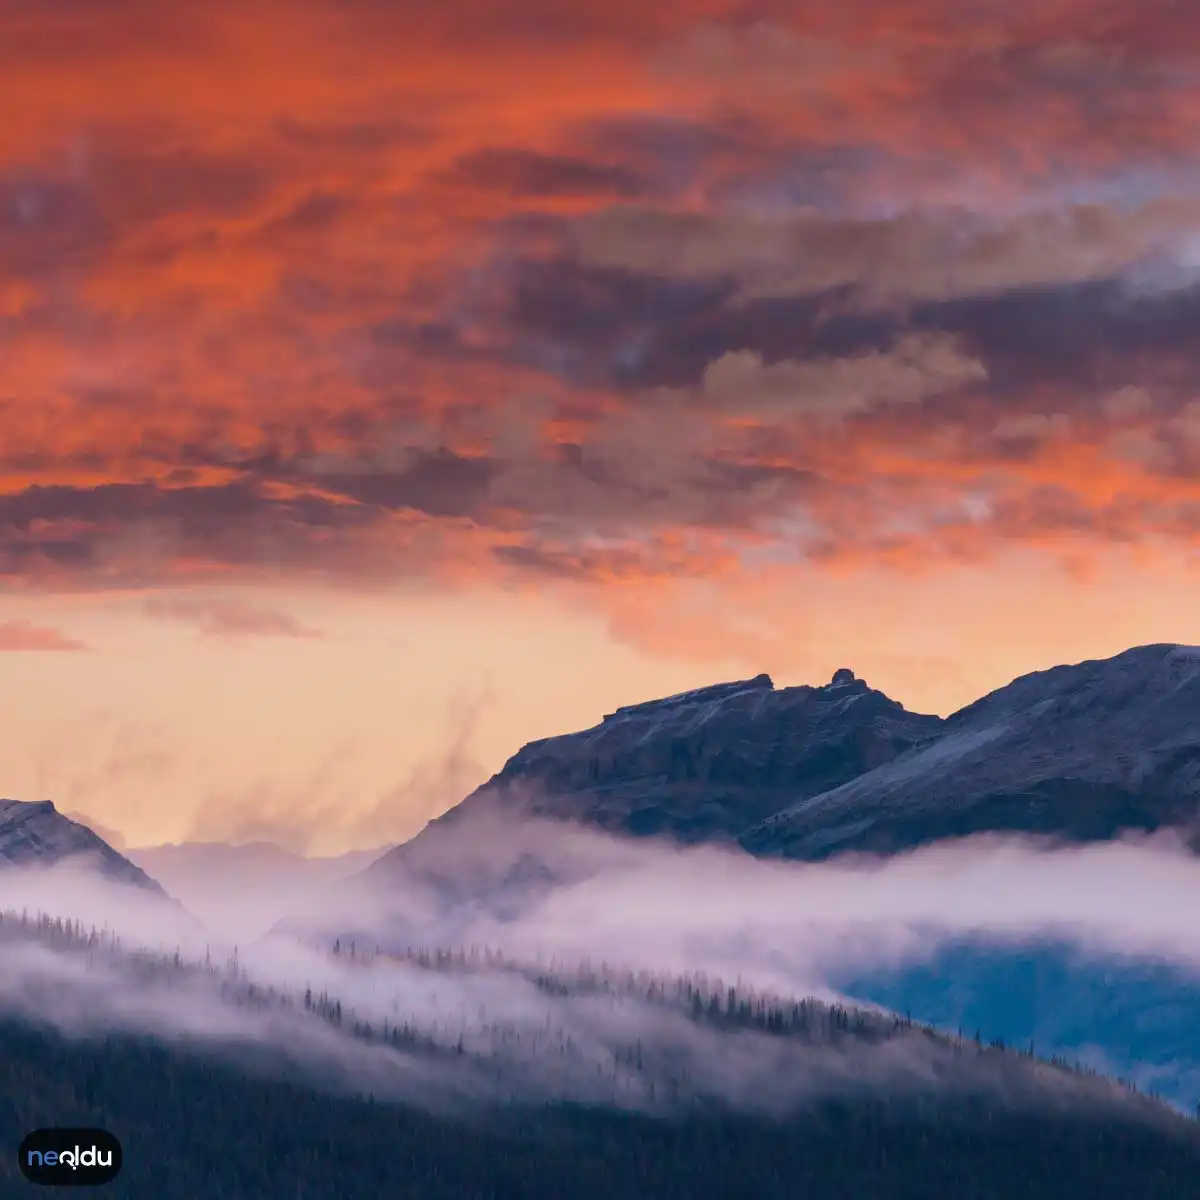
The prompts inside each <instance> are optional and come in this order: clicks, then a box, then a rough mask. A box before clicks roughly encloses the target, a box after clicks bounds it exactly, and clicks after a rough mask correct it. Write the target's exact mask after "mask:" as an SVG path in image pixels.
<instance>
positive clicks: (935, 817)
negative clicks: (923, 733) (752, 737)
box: [741, 644, 1200, 859]
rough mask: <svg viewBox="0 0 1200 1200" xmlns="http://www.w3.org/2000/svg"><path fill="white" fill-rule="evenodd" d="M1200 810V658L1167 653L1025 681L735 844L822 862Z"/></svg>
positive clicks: (1089, 837)
mask: <svg viewBox="0 0 1200 1200" xmlns="http://www.w3.org/2000/svg"><path fill="white" fill-rule="evenodd" d="M1198 812H1200V649H1197V648H1193V647H1186V646H1176V645H1167V644H1163V645H1152V646H1139V647H1135V648H1134V649H1132V650H1127V651H1125V652H1124V653H1122V654H1118V655H1116V656H1115V657H1114V658H1110V659H1101V660H1093V661H1088V662H1083V663H1077V664H1074V665H1071V666H1060V667H1054V668H1053V669H1052V670H1048V671H1037V672H1034V673H1033V674H1030V675H1025V676H1022V677H1021V678H1019V679H1016V680H1014V681H1013V682H1012V683H1010V684H1008V685H1007V686H1006V687H1002V688H999V689H998V690H996V691H994V692H992V693H990V694H989V695H987V696H985V697H983V698H982V699H981V700H978V701H976V702H975V703H974V704H971V705H969V706H968V707H966V708H964V709H961V710H960V711H959V712H956V713H954V714H953V715H952V716H951V717H949V718H948V719H947V720H946V721H945V723H944V724H943V726H942V728H941V731H940V734H939V736H938V737H937V738H936V740H934V741H932V742H930V743H929V744H927V745H924V746H921V747H915V748H913V749H910V750H909V751H907V752H906V753H904V754H902V755H900V756H898V757H896V758H894V759H893V760H891V761H890V762H887V763H885V764H883V765H882V766H879V767H877V768H875V769H874V770H871V771H868V772H865V773H864V774H862V775H860V776H859V777H858V778H856V779H853V780H851V781H849V782H847V783H844V784H842V785H841V786H839V787H835V788H832V789H830V790H828V791H826V792H824V793H821V794H819V795H815V796H806V797H797V798H796V801H795V802H794V803H793V804H792V805H790V806H789V807H788V808H786V809H784V810H783V811H781V812H779V813H776V814H773V815H772V816H770V817H767V818H766V819H764V820H763V821H762V822H760V823H759V825H758V826H757V827H755V828H754V829H752V830H750V831H748V832H747V833H746V834H745V835H744V836H743V837H742V839H741V840H742V844H743V846H745V847H746V849H748V850H750V851H752V852H753V853H756V854H770V855H784V856H787V857H795V858H809V859H817V858H823V857H827V856H829V855H830V854H834V853H838V852H841V851H845V850H866V851H876V852H884V853H889V852H895V851H899V850H904V849H907V848H910V847H913V846H916V845H920V844H922V843H926V842H930V841H934V840H937V839H940V838H947V837H961V836H966V835H969V834H972V833H979V832H983V831H1009V832H1023V833H1032V834H1051V835H1059V836H1062V837H1064V838H1067V839H1070V840H1076V841H1093V840H1102V839H1107V838H1111V837H1114V836H1116V835H1118V834H1119V833H1121V832H1124V831H1131V830H1140V831H1153V830H1157V829H1161V828H1166V827H1178V828H1184V829H1189V830H1190V829H1191V828H1192V827H1194V826H1195V824H1196V821H1197V815H1198Z"/></svg>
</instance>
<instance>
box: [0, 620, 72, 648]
mask: <svg viewBox="0 0 1200 1200" xmlns="http://www.w3.org/2000/svg"><path fill="white" fill-rule="evenodd" d="M86 649H87V646H85V645H84V644H83V643H82V642H80V641H76V639H75V638H72V637H68V636H67V635H66V634H65V633H62V632H61V631H60V630H57V629H51V628H49V627H48V626H45V625H34V624H32V623H31V622H29V621H3V622H0V653H3V652H7V651H10V650H50V651H62V650H86Z"/></svg>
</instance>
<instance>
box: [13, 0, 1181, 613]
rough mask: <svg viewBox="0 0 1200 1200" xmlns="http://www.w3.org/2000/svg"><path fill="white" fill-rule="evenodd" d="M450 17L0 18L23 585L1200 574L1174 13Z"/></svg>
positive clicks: (682, 5)
mask: <svg viewBox="0 0 1200 1200" xmlns="http://www.w3.org/2000/svg"><path fill="white" fill-rule="evenodd" d="M435 7H436V11H434V9H431V8H430V6H428V5H423V6H419V7H418V6H416V5H414V4H409V3H398V4H391V3H389V4H385V3H382V2H381V0H353V2H352V3H347V4H335V3H333V2H332V0H301V2H300V3H289V4H283V3H281V2H277V0H263V2H262V3H258V4H254V5H250V6H246V5H234V4H232V3H228V2H226V0H217V2H215V3H205V4H200V3H199V2H198V0H183V2H181V3H178V4H173V5H170V6H166V7H164V6H162V5H157V4H150V3H148V2H147V0H120V2H119V4H118V5H117V7H116V10H115V11H114V15H113V18H112V20H111V21H108V22H106V23H104V26H103V28H101V26H100V25H98V24H97V22H96V21H95V15H94V13H93V12H92V10H91V7H90V6H88V5H87V4H85V3H83V2H82V0H69V2H67V3H60V4H57V5H54V6H52V7H48V8H43V9H40V10H38V11H37V12H31V13H28V14H24V15H22V16H20V17H18V16H16V15H15V14H13V13H8V14H5V15H3V16H0V71H2V72H3V74H4V78H5V88H6V95H7V96H8V97H9V105H8V109H9V111H10V112H11V114H12V119H11V120H9V121H6V122H5V125H4V128H3V129H2V130H0V262H3V265H4V268H5V269H4V271H3V276H4V278H3V280H2V281H0V322H2V323H3V324H2V326H0V329H2V333H3V337H4V340H5V347H4V358H3V362H2V363H0V577H2V578H3V579H4V580H5V581H6V583H7V584H8V585H9V586H11V587H26V588H33V589H36V588H66V587H78V586H90V587H91V586H94V587H110V586H122V587H130V586H146V585H149V584H153V583H162V584H172V583H175V582H178V581H179V580H180V579H189V580H190V579H193V578H226V577H228V578H237V579H248V578H261V577H263V576H273V577H280V576H295V575H298V574H306V573H313V574H317V575H321V576H330V575H332V576H334V577H339V578H343V579H346V580H353V581H355V583H356V584H357V585H359V586H365V585H366V584H367V583H369V582H370V581H377V580H380V579H384V578H405V577H408V576H413V575H419V576H423V577H432V578H435V579H438V580H441V581H443V582H445V581H449V580H453V581H455V582H456V583H458V584H461V583H466V582H467V581H469V580H472V579H473V580H499V579H505V580H513V579H516V580H521V579H530V578H537V579H541V580H546V579H554V580H557V581H559V582H560V583H561V584H562V585H563V586H566V583H565V581H567V580H571V581H587V582H589V583H590V584H591V585H593V586H601V585H603V586H609V587H616V586H619V585H620V584H621V583H622V582H623V581H629V580H631V579H643V580H654V579H657V578H659V577H660V576H662V575H669V574H673V573H675V574H678V573H682V574H684V575H687V576H689V577H693V576H699V575H702V574H703V573H704V572H713V578H717V577H723V574H722V573H724V572H728V571H729V570H731V567H730V564H732V563H742V564H750V566H751V567H756V566H757V565H758V564H761V563H762V562H764V561H770V562H776V563H787V562H789V561H793V562H794V561H796V560H798V559H807V560H809V561H812V562H816V563H818V564H821V565H823V566H824V567H825V568H826V569H828V570H839V569H842V568H843V566H844V565H845V564H847V563H850V562H857V561H877V562H881V563H887V564H891V565H892V566H893V567H894V568H896V569H900V568H902V567H903V568H904V569H911V568H912V567H913V566H914V565H915V564H919V563H921V562H931V563H937V562H939V561H942V560H944V559H950V560H952V561H961V560H963V559H973V558H977V557H981V556H986V555H987V554H988V553H990V552H991V551H992V550H994V549H998V548H1001V547H1004V546H1007V545H1011V544H1029V545H1036V546H1044V547H1050V546H1054V547H1057V546H1058V545H1059V543H1070V544H1072V545H1076V544H1077V543H1079V542H1083V543H1086V544H1093V543H1094V544H1095V545H1097V546H1103V545H1104V544H1107V543H1113V542H1126V541H1129V540H1131V539H1132V540H1136V539H1139V538H1149V537H1154V538H1165V539H1167V540H1175V541H1177V542H1178V543H1180V544H1186V545H1190V544H1191V543H1192V542H1193V541H1194V539H1195V530H1196V526H1197V515H1196V514H1197V509H1196V505H1197V503H1200V498H1198V497H1197V495H1196V485H1195V483H1194V479H1195V478H1196V469H1197V468H1200V444H1198V440H1197V439H1196V438H1195V437H1194V436H1193V433H1192V426H1193V423H1192V422H1191V421H1190V418H1188V416H1187V411H1188V410H1187V404H1188V402H1189V401H1190V400H1191V398H1192V397H1191V395H1190V394H1189V392H1188V388H1189V386H1190V383H1189V381H1190V380H1191V379H1192V378H1194V373H1195V370H1196V367H1197V366H1198V365H1200V364H1198V363H1197V362H1196V353H1197V352H1196V351H1195V349H1194V348H1193V346H1192V344H1191V337H1190V330H1191V329H1192V328H1194V320H1195V318H1197V317H1200V301H1197V299H1196V284H1197V278H1196V271H1195V266H1194V254H1193V248H1192V247H1191V244H1190V241H1189V239H1190V238H1191V236H1192V235H1191V232H1190V231H1191V229H1192V227H1193V226H1194V223H1195V217H1196V214H1197V212H1198V211H1200V207H1198V206H1200V196H1198V195H1197V193H1196V189H1195V187H1194V180H1192V178H1191V176H1190V175H1189V174H1188V172H1187V171H1186V170H1185V169H1184V168H1186V167H1188V166H1189V163H1190V159H1189V158H1188V156H1189V155H1190V154H1191V145H1192V130H1193V129H1194V125H1195V121H1196V118H1197V116H1200V111H1198V109H1200V105H1198V103H1197V99H1198V97H1197V94H1196V89H1195V88H1194V86H1193V85H1192V84H1191V83H1190V75H1189V74H1188V73H1187V72H1184V71H1181V70H1180V66H1181V65H1186V64H1187V63H1188V62H1189V61H1190V58H1189V56H1191V55H1193V54H1194V52H1195V50H1196V49H1197V46H1196V44H1195V43H1196V36H1197V35H1196V33H1195V32H1194V31H1193V30H1192V28H1191V26H1190V25H1189V24H1188V22H1187V21H1186V20H1185V19H1184V18H1183V17H1182V16H1180V15H1179V12H1178V11H1177V10H1173V9H1171V8H1170V6H1164V5H1142V6H1135V7H1133V8H1128V9H1127V10H1122V11H1121V12H1120V13H1116V12H1115V10H1114V11H1111V12H1110V11H1109V9H1108V8H1105V7H1104V6H1101V8H1100V9H1098V8H1097V6H1096V5H1095V4H1084V3H1082V0H1068V2H1065V3H1061V4H1056V5H1053V6H1050V7H1046V6H1041V7H1031V6H1022V5H1015V6H1013V5H1010V6H1007V7H1001V8H996V9H995V10H994V11H990V12H988V13H980V12H978V11H977V10H976V9H974V8H973V9H972V11H971V13H970V15H969V16H968V15H966V13H965V10H964V9H963V7H962V6H961V4H958V3H956V2H954V0H905V2H904V3H900V4H897V3H894V2H892V0H889V2H887V3H885V2H884V0H867V2H865V3H862V4H858V5H855V6H854V13H853V20H850V19H849V17H847V16H841V15H839V14H837V13H835V12H832V11H830V12H825V11H824V10H818V9H811V10H805V11H800V10H799V9H797V8H796V7H795V6H791V7H790V8H789V7H787V6H784V7H783V8H781V7H780V6H778V5H776V4H771V3H767V2H766V0H764V2H763V3H762V4H751V5H749V6H748V7H747V6H746V5H745V4H741V3H739V4H733V3H732V2H731V0H729V2H726V0H672V2H671V3H667V4H663V5H656V6H647V5H644V4H633V3H630V2H628V0H618V2H617V3H614V4H606V5H602V6H596V5H594V4H590V3H588V4H585V3H583V0H554V2H553V3H551V0H518V3H517V4H515V5H510V6H505V7H504V8H503V11H501V10H496V11H495V12H491V11H490V10H489V11H488V12H483V11H482V10H481V9H480V7H479V6H478V5H477V4H470V5H468V4H466V3H465V0H453V2H451V3H446V4H442V5H438V6H435ZM1110 7H1111V6H1110ZM1101 9H1102V10H1103V11H1101ZM118 14H119V15H118ZM118 27H119V35H118V33H117V30H118ZM249 63H253V69H252V70H251V69H247V66H246V64H249ZM1134 393H1137V394H1139V395H1145V396H1149V397H1150V398H1151V399H1150V406H1149V408H1146V407H1144V406H1143V407H1140V408H1137V409H1136V410H1135V409H1131V408H1130V407H1129V406H1128V405H1120V404H1118V405H1115V406H1113V405H1111V404H1108V403H1107V400H1106V398H1107V397H1111V396H1112V395H1116V394H1123V395H1126V396H1129V395H1132V394H1134ZM832 409H836V410H837V413H838V414H839V416H840V417H841V418H844V420H842V422H841V424H839V425H837V427H836V428H835V427H832V426H831V425H829V423H828V422H822V421H819V420H814V419H812V417H813V414H814V413H826V414H828V413H829V412H830V411H831V410H832ZM1072 553H1074V554H1076V557H1078V551H1072ZM175 615H176V616H177V617H180V618H181V619H182V617H183V614H182V613H180V612H176V613H175ZM242 617H243V618H245V619H246V620H247V621H249V623H250V624H251V625H253V624H254V622H253V621H252V620H250V619H249V618H248V617H246V615H245V614H242ZM188 619H190V620H192V621H193V623H196V624H198V625H199V626H200V627H202V628H212V629H215V628H216V627H218V626H220V627H221V628H224V629H226V630H228V629H230V628H232V627H233V626H236V625H237V624H238V621H239V620H241V619H242V618H236V617H234V616H232V615H231V614H229V613H226V614H225V615H224V617H219V616H217V615H215V614H214V613H212V612H209V613H207V614H199V613H191V614H190V616H189V617H188ZM263 620H264V622H265V624H262V626H261V627H260V628H259V632H267V631H273V632H276V633H285V632H287V630H286V629H285V628H284V626H285V625H286V624H287V622H286V619H283V618H282V617H280V618H279V619H278V620H276V621H275V624H274V626H272V628H271V629H270V630H268V628H267V627H268V626H271V624H272V623H271V620H267V619H266V618H263ZM292 632H295V631H294V630H293V631H292Z"/></svg>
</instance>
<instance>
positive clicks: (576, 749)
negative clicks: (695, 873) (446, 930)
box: [380, 670, 942, 867]
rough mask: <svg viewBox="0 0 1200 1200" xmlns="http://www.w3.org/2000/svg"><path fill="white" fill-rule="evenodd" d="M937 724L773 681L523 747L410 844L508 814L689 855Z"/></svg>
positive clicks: (866, 766)
mask: <svg viewBox="0 0 1200 1200" xmlns="http://www.w3.org/2000/svg"><path fill="white" fill-rule="evenodd" d="M941 724H942V722H941V720H940V719H939V718H938V717H933V716H924V715H921V714H919V713H911V712H908V711H907V710H905V709H904V708H903V707H902V706H901V705H900V704H897V703H896V702H895V701H894V700H891V699H889V698H888V697H887V696H885V695H884V694H883V693H882V692H877V691H874V690H873V689H871V688H870V687H868V686H867V685H866V684H865V683H864V682H863V681H862V680H860V679H856V678H855V677H854V675H853V674H852V673H851V672H850V671H848V670H841V671H838V672H837V674H836V675H835V676H834V678H833V680H832V681H831V682H830V683H828V684H826V685H825V686H824V687H790V688H781V689H777V688H776V687H775V685H774V684H773V683H772V681H771V678H770V676H769V675H758V676H756V677H755V678H754V679H747V680H742V681H740V682H735V683H722V684H716V685H714V686H712V687H706V688H699V689H697V690H695V691H690V692H683V693H680V694H679V695H675V696H668V697H666V698H665V699H662V700H651V701H649V702H646V703H643V704H632V705H629V706H627V707H624V708H619V709H617V711H616V712H614V713H610V714H609V715H608V716H606V717H605V718H604V720H603V721H601V722H600V724H599V725H596V726H594V727H593V728H591V729H586V730H583V731H582V732H580V733H569V734H563V735H561V736H558V737H550V738H544V739H542V740H540V741H536V742H530V743H529V744H528V745H526V746H524V747H523V748H522V749H521V750H519V751H518V752H517V753H516V754H514V755H513V756H512V758H510V759H509V760H508V762H507V763H506V764H505V765H504V768H503V769H502V770H501V771H500V772H499V774H497V775H495V776H494V777H493V778H492V779H490V780H489V781H488V782H487V783H485V784H484V785H483V786H482V787H480V788H478V789H477V790H476V791H475V792H473V793H472V794H471V795H470V796H468V797H467V798H466V799H465V800H464V801H463V802H462V803H461V804H459V805H457V806H456V807H455V808H453V809H451V810H450V812H449V813H447V814H445V815H444V816H443V817H440V818H439V819H438V820H437V821H434V822H431V823H430V825H429V826H428V827H427V829H426V831H423V832H422V834H420V835H418V837H417V838H416V839H415V840H414V842H413V843H409V845H411V846H416V845H417V844H418V843H420V842H421V840H422V838H427V837H428V835H429V834H430V833H431V832H432V831H433V830H434V829H436V828H438V827H440V826H444V825H446V824H448V823H455V822H458V821H460V820H463V819H465V818H468V817H471V816H475V815H479V814H482V813H497V812H508V811H513V810H519V811H521V812H524V813H526V814H528V815H531V816H536V817H545V818H550V819H555V820H575V821H582V822H584V823H586V824H588V825H591V826H594V827H598V828H601V829H605V830H609V831H612V832H617V833H627V834H634V835H639V836H644V835H664V836H669V837H671V838H673V839H675V840H677V841H680V842H684V843H695V842H707V841H723V840H732V839H734V838H736V837H737V836H738V835H739V834H740V833H742V832H743V831H744V830H745V829H747V828H748V827H750V826H752V825H754V824H755V823H756V822H758V821H760V820H762V819H763V818H764V817H766V816H768V815H770V814H772V813H775V812H778V811H779V810H780V809H781V808H783V807H785V806H786V805H788V804H791V803H794V802H795V801H796V800H798V799H803V798H806V797H809V796H814V795H817V794H818V793H820V792H824V791H827V790H828V789H830V788H832V787H836V786H837V785H838V784H841V783H844V782H845V781H846V780H849V779H853V778H855V777H856V776H858V775H861V774H862V773H863V772H864V771H868V770H870V769H871V768H873V767H877V766H879V765H880V764H883V763H886V762H889V761H891V760H892V759H894V758H895V757H896V756H897V755H898V754H901V753H903V752H904V751H905V750H907V749H909V748H910V747H911V746H913V745H915V744H918V743H919V742H921V741H922V740H924V739H926V738H928V737H930V736H933V735H934V734H935V733H936V732H937V731H938V729H939V728H940V727H941ZM399 849H400V848H398V850H399ZM397 852H398V851H393V852H392V853H393V854H396V853H397ZM405 853H406V854H407V853H408V852H405ZM389 857H391V856H385V858H384V859H383V860H382V862H381V864H380V865H381V867H383V866H384V864H386V863H387V862H388V859H389Z"/></svg>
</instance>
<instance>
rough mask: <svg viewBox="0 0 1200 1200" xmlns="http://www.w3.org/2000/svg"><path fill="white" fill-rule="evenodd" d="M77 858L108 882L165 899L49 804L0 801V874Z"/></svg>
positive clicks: (96, 838) (155, 887)
mask: <svg viewBox="0 0 1200 1200" xmlns="http://www.w3.org/2000/svg"><path fill="white" fill-rule="evenodd" d="M78 857H88V858H91V859H92V860H93V861H94V862H95V863H96V864H97V865H98V866H99V868H100V870H101V872H102V873H103V874H104V875H106V876H108V877H109V878H110V879H114V880H117V881H119V882H122V883H129V884H133V885H135V886H137V887H141V888H145V889H147V890H149V891H153V892H157V893H159V894H163V895H165V893H164V892H163V890H162V888H161V887H160V886H159V885H158V884H157V883H156V882H155V881H154V880H153V879H151V878H150V876H149V875H147V874H146V873H145V871H143V870H142V869H141V868H140V867H138V866H135V865H134V864H133V863H131V862H130V861H129V859H127V858H125V857H124V856H123V855H121V854H118V853H117V851H116V850H114V849H113V848H112V847H111V846H110V845H109V844H108V843H107V842H106V841H104V839H103V838H101V837H99V836H98V835H97V834H96V833H94V832H93V831H92V830H91V829H89V828H88V827H87V826H86V825H83V824H81V823H80V822H78V821H72V820H71V819H70V818H69V817H65V816H63V814H62V813H60V812H59V811H58V809H57V808H55V806H54V803H53V801H51V800H9V799H0V870H2V869H3V868H4V867H5V866H6V865H12V866H35V865H44V866H50V865H52V864H54V863H57V862H62V861H64V860H66V859H70V858H78Z"/></svg>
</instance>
